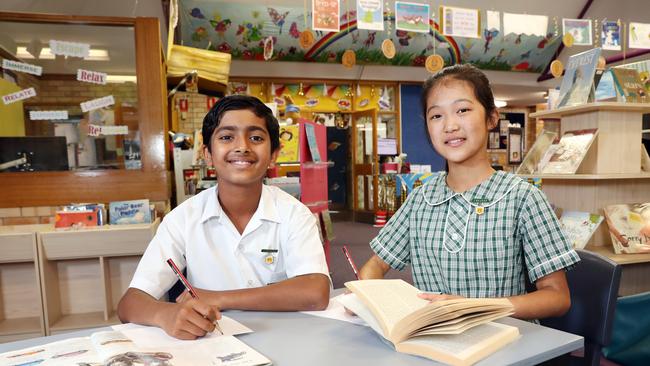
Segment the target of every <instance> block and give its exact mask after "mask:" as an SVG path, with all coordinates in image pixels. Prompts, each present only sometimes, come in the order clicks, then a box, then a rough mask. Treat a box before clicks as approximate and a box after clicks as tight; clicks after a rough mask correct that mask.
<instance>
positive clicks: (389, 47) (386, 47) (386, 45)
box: [381, 39, 395, 59]
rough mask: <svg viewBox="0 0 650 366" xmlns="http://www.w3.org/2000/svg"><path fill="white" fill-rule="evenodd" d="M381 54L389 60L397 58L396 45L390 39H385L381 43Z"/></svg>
mask: <svg viewBox="0 0 650 366" xmlns="http://www.w3.org/2000/svg"><path fill="white" fill-rule="evenodd" d="M381 52H383V53H384V56H386V58H388V59H391V58H393V57H395V43H393V41H392V40H390V39H385V40H384V41H383V42H381Z"/></svg>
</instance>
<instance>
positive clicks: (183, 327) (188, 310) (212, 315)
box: [160, 298, 221, 340]
mask: <svg viewBox="0 0 650 366" xmlns="http://www.w3.org/2000/svg"><path fill="white" fill-rule="evenodd" d="M169 305H170V306H168V307H167V309H166V310H165V311H164V312H163V313H162V314H160V315H161V316H160V319H161V322H160V327H161V328H162V329H163V330H164V331H165V332H166V333H167V334H169V335H170V336H172V337H174V338H178V339H188V340H189V339H196V338H199V337H203V336H205V335H206V334H207V333H209V332H212V331H213V330H214V328H215V325H214V322H215V320H218V319H221V313H220V312H219V309H218V308H217V307H216V306H212V305H208V304H206V303H204V302H202V301H200V300H197V299H192V298H190V299H189V300H187V301H184V302H181V303H177V304H169Z"/></svg>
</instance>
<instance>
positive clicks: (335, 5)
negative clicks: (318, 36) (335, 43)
mask: <svg viewBox="0 0 650 366" xmlns="http://www.w3.org/2000/svg"><path fill="white" fill-rule="evenodd" d="M311 14H312V17H311V28H312V29H313V30H319V31H324V32H338V31H339V30H340V29H341V23H340V20H339V19H340V14H341V0H313V1H312V2H311Z"/></svg>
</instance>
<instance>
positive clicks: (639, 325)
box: [603, 292, 650, 366]
mask: <svg viewBox="0 0 650 366" xmlns="http://www.w3.org/2000/svg"><path fill="white" fill-rule="evenodd" d="M648 309H650V292H644V293H640V294H636V295H630V296H624V297H619V298H618V300H617V301H616V313H615V315H614V324H613V325H612V339H611V342H609V345H608V346H607V347H605V348H603V355H604V356H605V357H607V359H608V360H612V361H614V362H617V363H620V364H621V365H625V366H646V365H648V364H649V363H650V316H648Z"/></svg>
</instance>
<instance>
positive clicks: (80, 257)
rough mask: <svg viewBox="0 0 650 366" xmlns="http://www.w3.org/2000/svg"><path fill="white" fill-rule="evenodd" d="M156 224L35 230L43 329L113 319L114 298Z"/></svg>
mask: <svg viewBox="0 0 650 366" xmlns="http://www.w3.org/2000/svg"><path fill="white" fill-rule="evenodd" d="M158 224H159V220H156V221H155V222H154V223H152V224H140V225H111V226H101V227H98V228H93V229H87V230H71V231H55V232H45V233H41V235H40V240H39V242H38V253H39V255H38V258H39V264H40V266H39V269H40V276H41V279H42V286H41V287H42V297H43V308H44V323H45V332H46V334H48V335H51V334H57V333H63V332H68V331H72V330H76V329H82V328H90V327H100V326H107V325H111V324H117V323H119V320H118V318H117V316H116V314H115V312H116V308H117V303H118V301H119V299H120V298H121V296H122V294H123V293H124V292H125V291H126V289H127V288H128V285H129V283H130V281H131V277H132V276H133V273H134V272H135V269H136V267H137V264H138V261H139V259H140V256H141V255H142V253H144V250H145V249H146V247H147V245H148V244H149V242H150V240H151V238H152V237H153V235H154V234H155V231H156V229H157V227H158Z"/></svg>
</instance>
